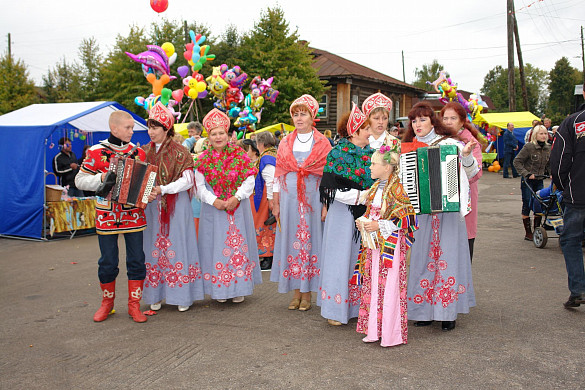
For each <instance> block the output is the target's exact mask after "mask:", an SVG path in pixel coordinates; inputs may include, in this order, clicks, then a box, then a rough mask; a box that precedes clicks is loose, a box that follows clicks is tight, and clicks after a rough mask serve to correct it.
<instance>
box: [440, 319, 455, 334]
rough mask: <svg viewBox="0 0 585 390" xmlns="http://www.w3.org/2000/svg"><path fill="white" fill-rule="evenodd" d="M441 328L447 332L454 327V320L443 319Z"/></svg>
mask: <svg viewBox="0 0 585 390" xmlns="http://www.w3.org/2000/svg"><path fill="white" fill-rule="evenodd" d="M441 329H443V331H444V332H449V331H451V330H453V329H455V321H443V323H442V324H441Z"/></svg>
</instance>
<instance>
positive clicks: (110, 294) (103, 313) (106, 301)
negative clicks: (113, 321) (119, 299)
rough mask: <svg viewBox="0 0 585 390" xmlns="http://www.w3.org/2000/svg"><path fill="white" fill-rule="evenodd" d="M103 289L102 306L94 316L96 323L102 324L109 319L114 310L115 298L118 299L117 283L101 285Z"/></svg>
mask: <svg viewBox="0 0 585 390" xmlns="http://www.w3.org/2000/svg"><path fill="white" fill-rule="evenodd" d="M100 287H101V288H102V305H101V306H100V308H99V309H98V311H96V312H95V314H94V315H93V320H94V321H95V322H102V321H105V320H107V319H108V315H109V314H110V312H111V311H112V309H113V308H114V298H115V297H116V281H115V280H114V281H113V282H110V283H100Z"/></svg>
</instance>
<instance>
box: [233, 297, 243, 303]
mask: <svg viewBox="0 0 585 390" xmlns="http://www.w3.org/2000/svg"><path fill="white" fill-rule="evenodd" d="M232 302H233V303H241V302H244V297H235V298H234V299H232Z"/></svg>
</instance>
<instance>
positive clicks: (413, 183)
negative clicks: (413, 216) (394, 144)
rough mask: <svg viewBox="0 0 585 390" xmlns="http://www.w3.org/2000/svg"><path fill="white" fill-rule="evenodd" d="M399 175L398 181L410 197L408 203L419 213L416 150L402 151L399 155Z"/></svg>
mask: <svg viewBox="0 0 585 390" xmlns="http://www.w3.org/2000/svg"><path fill="white" fill-rule="evenodd" d="M399 176H400V183H401V184H402V187H404V191H405V192H406V194H407V195H408V198H409V199H410V204H411V205H412V207H413V208H414V210H415V212H416V213H417V214H418V213H420V197H419V191H418V177H417V155H416V152H409V153H403V154H401V155H400V172H399Z"/></svg>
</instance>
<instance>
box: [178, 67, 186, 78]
mask: <svg viewBox="0 0 585 390" xmlns="http://www.w3.org/2000/svg"><path fill="white" fill-rule="evenodd" d="M177 73H178V74H179V76H181V77H185V76H187V74H189V67H188V66H187V65H183V66H179V67H178V68H177Z"/></svg>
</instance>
